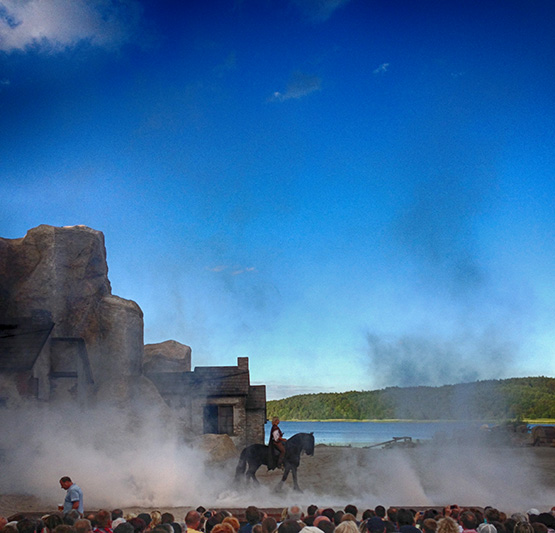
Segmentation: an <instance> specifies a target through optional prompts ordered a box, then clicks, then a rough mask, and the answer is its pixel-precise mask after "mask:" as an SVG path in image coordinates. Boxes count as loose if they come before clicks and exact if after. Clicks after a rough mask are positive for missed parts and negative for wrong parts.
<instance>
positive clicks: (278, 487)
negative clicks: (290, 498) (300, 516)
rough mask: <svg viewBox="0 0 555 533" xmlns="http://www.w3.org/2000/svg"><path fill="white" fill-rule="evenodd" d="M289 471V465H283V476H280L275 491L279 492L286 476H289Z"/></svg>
mask: <svg viewBox="0 0 555 533" xmlns="http://www.w3.org/2000/svg"><path fill="white" fill-rule="evenodd" d="M290 471H291V465H290V464H289V463H285V470H284V472H283V476H281V481H280V482H279V485H278V486H277V490H278V491H280V490H282V489H283V484H284V483H285V481H286V479H287V476H289V472H290Z"/></svg>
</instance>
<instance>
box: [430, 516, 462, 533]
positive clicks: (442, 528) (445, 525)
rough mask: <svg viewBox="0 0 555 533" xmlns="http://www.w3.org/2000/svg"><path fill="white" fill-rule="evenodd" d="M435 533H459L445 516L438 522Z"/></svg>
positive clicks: (452, 522) (451, 520)
mask: <svg viewBox="0 0 555 533" xmlns="http://www.w3.org/2000/svg"><path fill="white" fill-rule="evenodd" d="M436 533H459V526H458V525H457V522H455V521H454V520H453V519H452V518H451V517H450V516H446V517H445V518H441V519H440V520H438V522H437V529H436Z"/></svg>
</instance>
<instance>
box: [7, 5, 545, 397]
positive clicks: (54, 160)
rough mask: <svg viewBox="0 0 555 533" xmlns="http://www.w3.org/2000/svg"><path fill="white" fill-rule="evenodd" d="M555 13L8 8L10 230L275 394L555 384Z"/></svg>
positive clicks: (428, 8)
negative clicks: (84, 261) (82, 231)
mask: <svg viewBox="0 0 555 533" xmlns="http://www.w3.org/2000/svg"><path fill="white" fill-rule="evenodd" d="M554 20H555V3H554V2H552V1H551V0H532V1H529V2H522V1H520V2H517V1H504V2H499V1H498V0H496V1H491V0H484V1H481V2H466V1H460V2H443V3H438V2H431V1H408V0H405V1H395V0H394V1H390V0H388V1H386V0H383V1H381V0H376V1H368V0H351V1H348V0H333V1H332V0H289V1H277V0H256V1H255V0H243V1H240V0H235V1H234V0H221V1H213V2H211V1H196V2H181V1H169V0H168V1H154V0H152V1H140V0H124V1H115V0H48V1H39V0H26V1H24V2H22V1H15V0H0V136H1V137H0V161H1V165H0V206H1V209H0V235H1V236H2V237H7V238H18V237H22V236H23V235H24V234H25V233H26V231H27V230H28V229H30V228H32V227H35V226H37V225H39V224H51V225H56V226H64V225H74V224H85V225H87V226H90V227H93V228H95V229H98V230H101V231H102V232H103V233H104V234H105V237H106V246H107V252H108V266H109V277H110V281H111V283H112V288H113V293H114V294H117V295H118V296H121V297H124V298H128V299H132V300H135V301H136V302H137V303H138V304H139V305H140V306H141V308H142V309H143V311H144V314H145V342H147V343H150V342H160V341H163V340H167V339H175V340H177V341H179V342H182V343H184V344H188V345H189V346H191V347H192V350H193V364H194V365H196V366H198V365H232V364H235V362H236V358H237V357H238V356H248V357H249V358H250V368H251V381H252V382H253V383H265V384H266V385H267V386H268V398H270V399H271V398H278V397H283V396H288V395H291V394H294V393H299V392H318V391H343V390H353V389H356V390H368V389H375V388H383V387H385V386H391V385H400V386H405V385H440V384H444V383H456V382H461V381H468V380H474V379H490V378H503V377H512V376H527V375H548V376H554V375H555V331H554V324H555V320H554V319H555V289H554V284H553V272H554V264H555V232H554V227H555V209H554V201H553V200H554V196H555V174H554V172H555V150H554V147H555V128H554V127H553V124H554V123H555V61H553V57H555V32H554V31H553V21H554Z"/></svg>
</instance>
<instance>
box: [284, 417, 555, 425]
mask: <svg viewBox="0 0 555 533" xmlns="http://www.w3.org/2000/svg"><path fill="white" fill-rule="evenodd" d="M281 421H282V422H372V423H377V424H379V423H388V424H391V423H396V422H399V423H415V424H420V423H422V422H430V423H437V422H442V423H460V422H481V423H483V424H485V423H492V424H493V423H495V424H499V423H504V422H512V420H494V419H491V420H452V419H438V420H415V419H403V418H380V419H371V418H368V419H355V418H327V419H317V418H309V419H297V418H288V419H286V418H283V419H281ZM519 422H522V423H523V424H555V418H539V419H537V420H532V419H524V420H519Z"/></svg>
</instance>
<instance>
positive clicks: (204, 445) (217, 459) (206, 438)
mask: <svg viewBox="0 0 555 533" xmlns="http://www.w3.org/2000/svg"><path fill="white" fill-rule="evenodd" d="M194 447H195V448H196V449H199V450H202V451H203V452H204V453H205V457H206V458H207V461H208V462H209V463H222V462H224V461H227V460H228V459H233V458H235V457H237V456H238V455H239V453H238V451H237V447H236V446H235V444H233V440H231V437H230V436H229V435H214V434H213V433H208V434H205V435H199V436H198V437H196V438H195V439H194Z"/></svg>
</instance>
